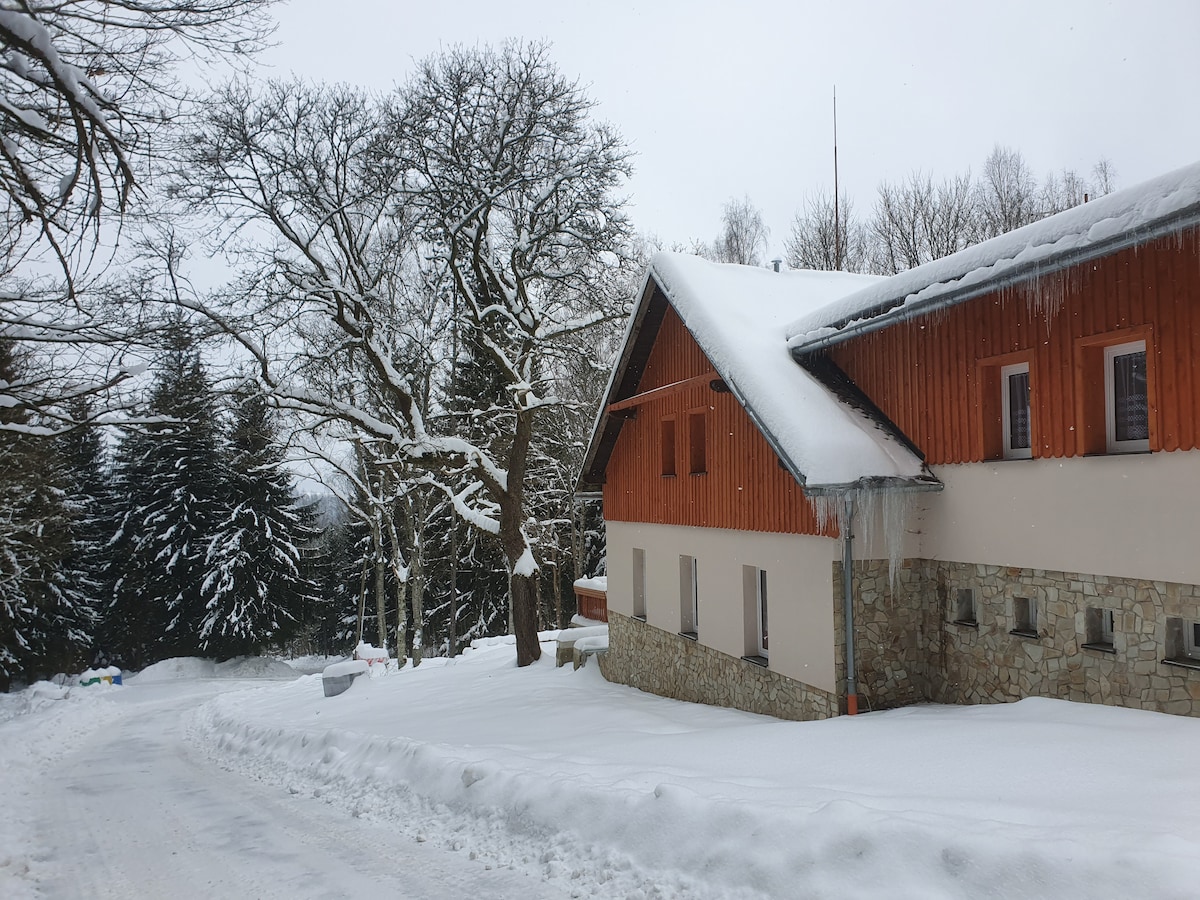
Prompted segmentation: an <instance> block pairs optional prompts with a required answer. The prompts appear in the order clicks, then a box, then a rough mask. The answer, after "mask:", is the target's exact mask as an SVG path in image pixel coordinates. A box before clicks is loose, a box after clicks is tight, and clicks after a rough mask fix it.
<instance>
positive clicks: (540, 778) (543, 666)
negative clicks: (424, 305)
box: [0, 640, 1200, 900]
mask: <svg viewBox="0 0 1200 900" xmlns="http://www.w3.org/2000/svg"><path fill="white" fill-rule="evenodd" d="M546 649H547V652H546V653H545V654H544V656H543V659H542V661H541V662H539V663H538V664H536V665H534V666H532V667H530V668H528V669H524V670H518V669H517V668H516V667H515V664H514V654H513V650H512V647H511V644H507V643H506V642H505V641H502V640H499V641H494V642H486V643H485V645H483V646H477V647H476V648H475V649H472V650H470V651H468V652H467V653H466V654H464V655H463V656H462V657H460V658H459V659H456V660H453V661H448V660H439V659H431V660H426V661H425V662H424V663H423V664H422V665H421V666H420V668H418V669H416V670H412V669H405V670H402V671H400V672H398V673H394V674H391V675H388V676H386V677H380V678H368V677H366V676H363V677H360V678H359V679H358V680H357V681H356V682H355V683H354V685H353V686H352V687H351V689H350V690H349V691H347V692H346V693H344V694H341V695H340V696H337V697H331V698H326V697H324V696H323V692H322V689H321V681H320V675H308V676H304V677H300V678H298V679H295V680H291V681H283V680H276V681H266V682H264V681H262V680H261V679H260V680H258V681H257V682H251V681H246V680H239V679H238V678H229V677H226V678H224V679H218V678H213V677H211V676H203V677H202V679H200V680H197V679H196V678H194V677H180V678H176V679H174V680H164V679H160V680H158V681H155V680H154V678H153V677H152V678H151V679H150V680H145V681H143V680H142V679H145V677H146V674H152V673H149V672H148V673H143V675H142V676H138V677H135V678H132V679H130V680H129V683H128V684H127V685H126V686H123V687H104V688H101V689H89V690H93V693H90V694H86V695H83V696H77V695H80V694H81V693H82V692H81V691H79V690H74V691H72V692H71V695H70V696H69V697H68V698H67V699H66V700H55V699H51V698H50V697H47V696H44V695H43V696H42V697H40V698H39V697H37V696H36V695H35V693H34V692H33V691H32V690H31V691H27V692H25V694H22V695H19V697H17V698H6V699H7V701H8V702H7V704H4V705H0V719H3V718H4V717H5V715H6V713H5V712H4V711H3V710H4V709H5V708H8V709H10V711H11V710H12V709H13V708H14V707H15V706H21V707H22V708H21V709H20V710H19V712H20V714H19V715H16V716H13V717H10V718H9V719H8V720H7V721H5V722H2V723H0V765H2V766H3V769H2V771H3V775H0V798H2V799H3V801H4V806H5V808H6V810H9V814H8V815H7V816H6V817H4V820H3V822H2V824H0V895H3V896H5V897H10V896H20V895H21V893H20V891H24V892H25V893H26V894H28V895H33V896H36V893H35V892H36V891H38V890H40V891H41V892H42V894H43V895H44V896H62V897H68V896H76V895H80V894H79V893H78V891H76V893H75V894H72V890H74V889H75V888H77V887H79V886H81V885H82V886H83V887H84V888H86V890H85V893H86V894H87V895H89V896H92V895H99V896H138V894H137V893H136V887H137V885H138V884H143V885H146V886H149V887H150V888H151V889H158V888H161V887H164V886H165V885H167V884H168V879H169V878H170V877H171V873H172V872H173V871H175V870H176V869H177V870H178V871H179V872H180V873H182V877H183V878H184V882H183V883H181V884H180V885H179V886H178V887H177V889H176V891H175V893H174V896H177V897H188V896H206V895H208V896H218V895H222V894H221V893H220V890H217V891H216V892H215V893H214V892H213V890H211V889H210V890H208V891H207V894H206V892H205V890H204V889H203V886H202V884H201V882H200V881H198V879H200V876H201V874H202V873H203V872H205V871H209V872H219V873H225V872H227V873H231V874H229V875H227V876H224V875H223V876H222V877H235V876H236V878H237V879H238V881H239V883H242V882H246V883H249V884H250V885H251V887H249V888H248V891H249V892H248V893H243V894H241V895H242V896H288V897H312V896H326V895H328V896H349V894H348V893H346V890H347V889H346V888H345V887H341V886H340V885H341V882H339V881H337V880H336V879H337V876H336V874H333V875H331V874H329V873H337V872H340V871H341V870H340V869H339V868H338V867H339V866H342V867H345V868H346V869H347V871H348V872H349V873H351V874H348V875H346V877H347V878H351V880H354V879H357V881H354V883H355V884H356V885H359V884H362V883H363V882H364V881H369V880H374V881H375V882H376V886H377V887H378V888H379V890H380V891H382V893H380V896H384V895H386V896H412V897H424V896H442V897H467V896H470V897H490V896H495V897H503V896H522V897H531V896H542V897H566V896H579V897H591V896H601V897H618V898H631V897H632V898H653V897H688V898H721V900H724V898H741V897H746V898H751V897H828V898H845V897H913V898H916V897H920V898H936V897H946V898H951V897H953V898H960V897H989V898H992V897H1014V898H1016V897H1021V898H1025V897H1047V898H1049V897H1054V898H1071V897H1079V898H1100V897H1114V898H1115V897H1122V898H1125V897H1156V898H1170V897H1178V898H1185V897H1188V898H1191V897H1195V896H1197V894H1198V891H1197V880H1196V878H1197V875H1196V872H1197V869H1196V865H1197V860H1200V809H1198V808H1197V804H1196V803H1195V800H1196V798H1197V797H1200V767H1198V766H1196V764H1195V759H1196V748H1197V746H1198V745H1200V721H1195V720H1192V719H1185V718H1178V717H1171V716H1164V715H1158V714H1154V713H1143V712H1136V711H1131V710H1121V709H1112V708H1105V707H1097V706H1084V705H1079V704H1070V703H1065V702H1060V701H1054V700H1041V699H1034V700H1025V701H1022V702H1020V703H1015V704H1010V705H1002V706H986V707H983V706H980V707H959V708H952V707H919V708H910V709H906V710H898V711H894V712H887V713H874V714H869V715H863V716H859V717H856V718H852V719H851V718H841V719H836V720H832V721H829V722H812V723H792V722H781V721H778V720H774V719H770V718H766V717H762V716H755V715H751V714H748V713H741V712H737V711H733V710H724V709H714V708H711V707H704V706H697V705H693V704H685V703H677V702H673V701H668V700H664V699H662V698H659V697H654V696H651V695H648V694H643V693H640V692H637V691H634V690H631V689H628V688H624V687H621V686H618V685H611V684H608V683H607V682H605V681H604V680H603V679H602V678H601V677H600V676H599V673H598V671H597V670H596V667H595V664H594V663H590V664H589V665H588V666H586V667H585V668H583V669H581V670H579V671H572V669H571V668H570V667H564V668H561V669H556V668H554V665H553V652H552V645H547V646H546ZM176 663H177V667H178V668H179V669H180V670H181V671H179V672H178V673H177V674H179V675H181V676H184V675H185V672H184V671H183V670H185V669H187V668H188V667H189V666H201V664H199V663H198V662H196V661H188V662H180V661H176ZM268 668H272V667H266V666H265V664H264V671H263V672H262V673H261V674H263V675H266V676H267V677H270V676H271V675H272V674H273V672H272V671H267V669H268ZM159 674H160V675H161V674H163V673H161V672H160V673H159ZM244 677H245V676H243V678H244ZM255 685H257V686H255ZM247 687H251V688H252V689H248V690H247V689H243V688H247ZM42 691H43V694H45V693H46V692H47V691H48V689H47V688H42ZM122 735H123V737H122ZM147 748H149V749H147ZM123 757H128V758H129V760H130V761H131V764H130V765H129V766H127V767H126V768H131V769H133V770H134V771H133V774H132V775H128V774H127V775H121V774H119V772H120V769H121V765H120V764H121V762H122V758H123ZM131 777H135V778H136V777H140V778H142V779H144V780H145V791H144V794H143V795H142V796H140V797H139V796H138V794H137V793H136V792H134V791H131V790H130V789H129V782H128V779H129V778H131ZM122 779H125V780H124V781H122ZM122 786H124V788H123V793H124V794H126V795H129V796H120V798H119V799H117V797H118V796H119V795H118V794H113V793H111V791H114V790H118V791H119V790H120V789H122ZM164 797H166V798H168V799H169V801H170V802H169V803H168V802H167V801H166V800H163V799H162V798H164ZM106 804H111V805H112V806H113V807H114V808H115V809H116V812H117V817H116V818H117V820H118V822H117V826H118V827H117V828H116V829H115V832H116V836H115V837H112V836H111V831H109V830H108V829H106V828H105V826H104V825H103V824H99V825H98V826H97V827H96V829H95V836H94V837H93V839H92V842H91V843H88V842H87V841H81V839H80V837H79V836H78V834H77V833H76V832H77V831H78V830H79V829H81V828H82V827H83V826H84V825H85V821H84V820H83V819H81V814H82V813H84V812H86V811H88V810H92V811H98V810H103V809H104V808H105V805H106ZM247 808H248V809H249V812H248V811H247ZM139 810H141V813H139ZM139 816H140V818H141V819H142V820H144V821H145V822H147V823H150V824H149V825H147V826H142V828H141V830H140V831H138V833H137V835H136V838H137V841H138V842H139V845H138V846H137V847H134V848H133V849H129V848H126V849H124V850H121V849H117V847H118V846H119V845H121V844H122V843H128V841H129V835H128V831H129V830H130V829H132V828H134V827H135V826H134V824H133V822H134V820H135V819H137V818H138V817H139ZM193 820H194V821H193ZM206 821H207V822H208V823H209V827H208V828H207V830H206V829H204V828H203V827H201V826H200V825H198V824H196V823H197V822H206ZM154 834H160V835H161V841H160V846H159V847H158V848H157V851H156V850H155V847H154V840H153V835H154ZM106 835H107V836H106ZM155 852H157V853H158V854H159V856H164V855H165V856H166V858H168V859H169V858H170V856H171V854H174V853H179V854H181V855H183V856H184V857H186V858H185V859H183V860H181V861H180V863H179V865H177V866H176V865H175V863H174V861H172V863H171V865H158V866H157V868H156V867H155V866H150V869H151V870H152V874H153V878H150V879H149V880H146V881H145V882H133V881H130V882H128V884H124V883H121V882H120V879H123V878H129V877H132V876H130V875H129V874H128V873H127V872H126V871H125V868H127V867H129V866H133V865H134V864H135V863H136V862H137V860H138V859H139V858H142V857H145V858H146V859H150V858H151V857H152V856H153V855H154V853H155ZM110 854H111V857H112V859H115V860H116V862H115V863H114V862H113V861H112V859H109V860H108V861H107V862H106V858H107V857H108V856H109V855H110ZM214 854H215V856H214ZM222 854H224V856H223V855H222ZM225 857H228V859H227V860H226V861H221V860H225ZM364 857H365V859H364ZM373 860H377V861H373ZM206 861H207V862H206ZM72 866H75V868H72ZM205 866H207V867H208V868H207V869H206V868H204V867H205ZM80 868H83V869H85V870H86V872H85V874H83V875H80V874H79V871H78V870H79V869H80ZM97 868H99V869H100V875H101V876H102V877H99V878H98V877H97V875H96V869H97ZM314 872H315V873H316V874H313V873H314ZM430 873H433V875H432V876H431V874H430ZM209 877H216V876H211V875H210V876H209ZM105 879H108V881H107V882H106V881H105ZM153 879H158V880H153ZM388 879H392V880H390V881H389V880H388ZM406 879H408V880H406ZM109 882H111V883H121V886H122V889H123V890H124V893H122V891H113V892H110V893H108V894H104V893H100V894H97V893H96V891H95V888H96V885H97V883H109ZM224 883H226V882H222V884H224ZM347 883H349V882H347ZM331 885H339V887H338V888H337V890H336V891H335V892H334V893H328V891H329V890H330V886H331ZM398 886H405V887H403V889H400V890H398V889H397V888H398ZM126 888H130V889H135V892H134V893H129V892H128V890H125V889H126ZM338 891H340V892H338ZM377 892H378V891H377ZM142 895H148V894H142Z"/></svg>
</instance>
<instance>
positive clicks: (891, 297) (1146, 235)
mask: <svg viewBox="0 0 1200 900" xmlns="http://www.w3.org/2000/svg"><path fill="white" fill-rule="evenodd" d="M1197 226H1200V163H1195V164H1193V165H1190V166H1185V167H1184V168H1181V169H1177V170H1176V171H1174V172H1170V173H1168V174H1166V175H1162V176H1159V177H1158V178H1154V179H1151V180H1150V181H1146V182H1144V183H1142V184H1139V185H1136V186H1134V187H1131V188H1128V189H1126V190H1124V191H1117V192H1115V193H1113V194H1109V195H1108V196H1106V197H1101V198H1099V199H1098V200H1093V201H1091V202H1090V203H1085V204H1083V205H1082V206H1077V207H1075V208H1073V209H1069V210H1066V211H1065V212H1061V213H1058V214H1057V215H1054V216H1050V217H1048V218H1046V219H1043V220H1041V221H1039V222H1034V223H1031V224H1029V225H1026V226H1024V227H1023V228H1018V229H1016V230H1015V231H1011V232H1008V233H1006V234H1002V235H999V236H997V237H994V238H992V239H990V240H987V241H984V242H983V243H981V244H977V245H975V246H974V247H968V248H966V249H965V250H961V251H959V252H958V253H954V254H951V255H950V256H947V257H944V258H943V259H938V260H934V261H933V262H929V263H926V264H925V265H923V266H918V267H917V268H915V269H909V270H908V271H906V272H901V273H899V274H897V275H893V276H891V277H889V278H887V279H886V280H884V281H882V282H880V283H879V284H876V285H872V286H870V287H867V288H864V289H863V290H861V291H858V292H856V293H854V294H851V295H849V296H847V297H845V298H843V299H842V300H841V301H840V302H838V303H834V304H830V305H829V306H826V307H824V308H822V309H821V310H818V311H816V312H814V313H811V314H809V315H807V316H804V317H802V318H799V319H797V320H796V321H794V322H792V323H791V324H790V325H789V326H788V328H787V336H788V346H789V347H790V348H791V350H792V353H793V355H795V356H797V357H800V356H803V355H806V354H810V353H814V352H816V351H819V350H823V349H826V348H827V347H831V346H833V345H835V344H839V343H842V342H843V341H847V340H850V339H851V338H854V337H857V336H860V335H863V334H869V333H870V332H873V331H878V330H880V329H883V328H886V327H888V326H890V325H894V324H897V323H899V322H904V321H908V320H910V319H913V318H916V317H918V316H922V315H926V314H928V313H932V312H936V311H938V310H941V309H945V308H947V307H949V306H953V305H955V304H958V303H963V302H965V301H967V300H971V299H974V298H975V297H979V296H982V295H984V294H987V293H992V292H994V291H998V290H1004V289H1006V288H1011V287H1015V286H1017V285H1020V284H1025V283H1028V282H1031V281H1037V280H1038V279H1039V278H1041V277H1043V276H1046V275H1050V274H1053V273H1055V272H1058V271H1060V270H1063V269H1066V268H1068V267H1070V266H1073V265H1078V264H1080V263H1085V262H1088V261H1089V260H1092V259H1098V258H1100V257H1102V256H1108V255H1110V254H1113V253H1116V252H1118V251H1120V250H1124V249H1127V248H1130V247H1136V246H1138V245H1141V244H1145V243H1148V242H1150V241H1153V240H1156V239H1158V238H1161V237H1166V236H1168V235H1171V234H1176V233H1179V232H1182V231H1185V230H1187V229H1189V228H1193V227H1197Z"/></svg>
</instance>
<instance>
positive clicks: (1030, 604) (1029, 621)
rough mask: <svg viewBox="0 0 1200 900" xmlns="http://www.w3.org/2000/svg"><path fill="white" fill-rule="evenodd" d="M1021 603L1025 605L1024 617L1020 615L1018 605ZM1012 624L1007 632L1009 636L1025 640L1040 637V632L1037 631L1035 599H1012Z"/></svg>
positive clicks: (1036, 605) (1036, 602)
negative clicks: (1024, 638)
mask: <svg viewBox="0 0 1200 900" xmlns="http://www.w3.org/2000/svg"><path fill="white" fill-rule="evenodd" d="M1022 603H1024V604H1025V610H1024V612H1025V615H1024V616H1022V615H1021V607H1020V604H1022ZM1012 623H1013V627H1012V629H1011V630H1010V631H1009V632H1008V633H1009V634H1015V635H1017V636H1018V637H1026V638H1037V637H1041V632H1040V631H1038V601H1037V598H1036V597H1013V599H1012Z"/></svg>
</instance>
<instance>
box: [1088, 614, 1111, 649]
mask: <svg viewBox="0 0 1200 900" xmlns="http://www.w3.org/2000/svg"><path fill="white" fill-rule="evenodd" d="M1116 618H1117V617H1116V613H1115V611H1113V610H1111V609H1101V608H1100V607H1098V606H1089V607H1088V608H1087V611H1086V612H1085V613H1084V627H1085V629H1086V632H1087V633H1086V635H1085V637H1086V638H1087V642H1086V643H1085V644H1084V645H1083V646H1084V649H1086V650H1100V651H1103V652H1106V653H1112V652H1114V651H1113V631H1114V626H1115V624H1116Z"/></svg>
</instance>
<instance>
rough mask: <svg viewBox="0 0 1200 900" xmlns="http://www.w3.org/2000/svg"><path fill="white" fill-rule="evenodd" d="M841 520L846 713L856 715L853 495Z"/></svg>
mask: <svg viewBox="0 0 1200 900" xmlns="http://www.w3.org/2000/svg"><path fill="white" fill-rule="evenodd" d="M844 502H845V504H846V506H845V517H844V519H843V520H842V601H843V603H844V604H845V612H846V615H845V620H846V714H847V715H851V716H856V715H858V682H857V679H856V678H855V677H854V668H855V666H854V569H853V566H854V532H853V527H852V526H853V522H854V495H853V494H847V495H846V498H845V501H844Z"/></svg>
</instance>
